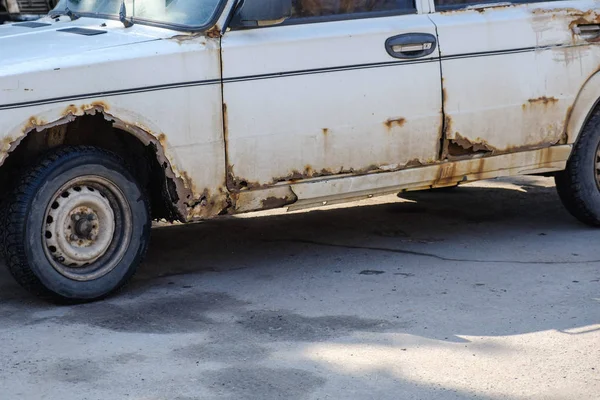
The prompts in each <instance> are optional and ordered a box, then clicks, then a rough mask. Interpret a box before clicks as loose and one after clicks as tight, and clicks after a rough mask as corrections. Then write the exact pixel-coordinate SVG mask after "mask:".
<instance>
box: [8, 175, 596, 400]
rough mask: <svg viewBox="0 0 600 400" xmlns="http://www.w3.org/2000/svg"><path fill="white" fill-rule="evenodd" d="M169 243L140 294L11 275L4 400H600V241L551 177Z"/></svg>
mask: <svg viewBox="0 0 600 400" xmlns="http://www.w3.org/2000/svg"><path fill="white" fill-rule="evenodd" d="M354 205H357V206H358V207H354V208H348V207H346V206H344V207H337V208H336V207H328V208H324V209H319V210H313V211H307V212H296V213H287V214H286V213H284V212H281V211H277V212H270V213H265V214H267V216H264V217H263V218H256V215H248V216H244V217H242V218H227V219H223V220H218V221H209V222H206V223H201V224H196V225H191V226H185V227H184V226H174V227H163V228H157V229H155V230H154V231H153V238H152V239H153V243H152V247H151V250H150V252H149V256H148V259H147V261H146V262H145V263H144V264H143V265H142V267H141V270H140V271H139V273H138V275H137V277H136V279H135V280H134V282H133V283H132V284H131V285H130V286H128V287H127V288H126V289H125V290H124V291H123V292H121V293H119V294H117V295H115V296H113V297H111V298H110V299H108V300H106V301H102V302H98V303H95V304H88V305H82V306H69V307H58V306H53V305H48V304H44V303H42V302H40V301H38V300H36V299H34V298H32V297H31V296H29V295H28V294H26V293H24V292H23V291H22V290H21V289H20V288H19V287H18V286H17V285H16V284H15V283H13V281H12V279H11V278H10V276H9V275H8V274H7V273H6V272H5V271H4V270H2V272H1V273H0V343H1V346H0V399H11V400H12V399H60V400H70V399H73V400H83V399H111V400H112V399H169V400H176V399H179V400H184V399H186V400H189V399H202V400H204V399H232V400H239V399H259V400H262V399H267V400H268V399H286V400H287V399H289V400H296V399H442V400H446V399H490V400H495V399H515V400H517V399H577V400H582V399H598V398H600V248H599V246H598V244H599V242H600V240H599V239H600V231H599V230H594V229H591V228H588V227H586V226H584V225H582V224H580V223H578V222H577V221H575V220H574V219H572V218H571V217H570V215H568V214H567V213H566V211H564V210H563V208H562V206H561V204H560V203H559V200H558V197H557V195H556V194H555V191H554V187H553V183H552V180H551V179H549V178H529V177H527V178H519V179H513V180H501V181H491V182H484V183H477V184H471V185H467V186H464V187H460V188H457V189H456V190H453V191H430V192H421V193H410V194H405V195H403V199H399V198H398V197H396V196H388V197H384V198H379V199H372V200H369V201H363V202H358V203H354Z"/></svg>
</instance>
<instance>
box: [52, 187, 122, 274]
mask: <svg viewBox="0 0 600 400" xmlns="http://www.w3.org/2000/svg"><path fill="white" fill-rule="evenodd" d="M131 233H132V213H131V208H130V207H129V203H128V202H127V199H126V198H125V196H124V194H123V193H122V191H121V190H120V189H119V188H118V187H117V186H116V185H115V184H114V183H113V182H111V181H110V180H108V179H106V178H104V177H100V176H95V175H86V176H81V177H77V178H75V179H72V180H70V181H69V182H67V183H66V184H64V185H63V186H61V187H60V189H58V190H57V191H56V192H55V194H54V195H53V197H52V200H51V201H50V204H49V205H48V207H47V208H46V212H45V215H44V223H43V226H42V232H41V234H42V241H43V248H44V252H45V254H46V258H47V259H48V261H49V262H50V264H51V265H52V267H53V268H54V269H55V270H56V271H58V272H59V273H60V274H61V275H63V276H65V277H67V278H70V279H73V280H77V281H91V280H94V279H98V278H101V277H102V276H105V275H106V274H108V273H109V272H111V271H112V270H113V269H114V268H115V267H116V266H117V265H118V264H119V262H120V261H121V259H122V258H123V255H124V254H125V252H126V250H127V248H128V247H129V242H130V241H131Z"/></svg>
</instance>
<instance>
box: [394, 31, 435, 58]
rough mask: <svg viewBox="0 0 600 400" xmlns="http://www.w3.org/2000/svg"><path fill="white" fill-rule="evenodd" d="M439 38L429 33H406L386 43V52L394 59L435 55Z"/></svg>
mask: <svg viewBox="0 0 600 400" xmlns="http://www.w3.org/2000/svg"><path fill="white" fill-rule="evenodd" d="M436 44H437V38H436V37H435V36H434V35H432V34H429V33H405V34H402V35H397V36H392V37H391V38H389V39H388V40H386V41H385V50H386V51H387V52H388V54H389V55H390V56H392V57H394V58H420V57H425V56H428V55H429V54H431V53H433V52H434V50H435V46H436Z"/></svg>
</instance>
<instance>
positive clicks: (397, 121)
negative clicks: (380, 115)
mask: <svg viewBox="0 0 600 400" xmlns="http://www.w3.org/2000/svg"><path fill="white" fill-rule="evenodd" d="M405 122H406V118H390V119H388V120H387V121H385V122H384V123H383V124H384V125H385V127H386V128H387V130H388V131H389V130H390V129H392V128H393V127H394V126H397V127H401V126H403V125H404V123H405Z"/></svg>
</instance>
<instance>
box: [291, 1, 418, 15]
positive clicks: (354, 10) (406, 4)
mask: <svg viewBox="0 0 600 400" xmlns="http://www.w3.org/2000/svg"><path fill="white" fill-rule="evenodd" d="M415 11H416V8H415V1H414V0H294V1H293V11H292V17H291V19H298V18H311V17H331V16H342V17H343V16H346V17H352V16H360V15H361V14H364V15H365V16H368V14H370V13H386V12H389V13H393V12H415Z"/></svg>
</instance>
